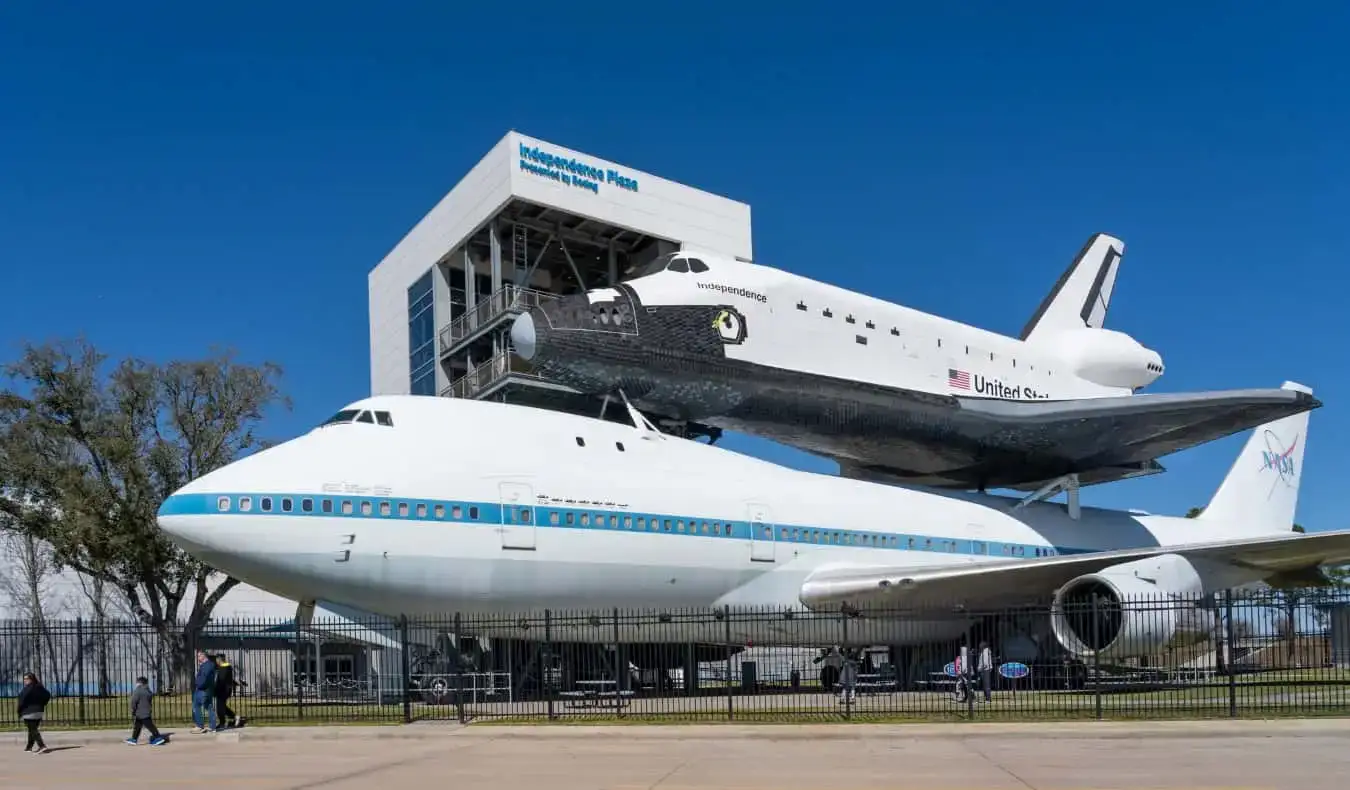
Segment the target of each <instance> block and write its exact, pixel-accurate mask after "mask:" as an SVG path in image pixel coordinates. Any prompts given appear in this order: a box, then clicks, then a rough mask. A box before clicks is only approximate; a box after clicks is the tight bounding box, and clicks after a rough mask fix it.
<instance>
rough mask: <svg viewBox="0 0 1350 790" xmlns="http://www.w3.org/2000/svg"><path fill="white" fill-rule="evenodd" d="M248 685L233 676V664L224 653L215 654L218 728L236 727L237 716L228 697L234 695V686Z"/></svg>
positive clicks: (237, 722)
mask: <svg viewBox="0 0 1350 790" xmlns="http://www.w3.org/2000/svg"><path fill="white" fill-rule="evenodd" d="M246 685H248V684H247V683H245V682H244V681H242V680H240V679H239V678H237V677H235V674H234V665H233V664H231V663H230V661H229V659H227V658H225V654H224V653H218V654H217V655H216V721H218V722H220V728H221V729H222V730H223V729H225V728H226V727H238V726H239V716H238V714H236V713H235V712H234V711H233V710H230V697H232V696H233V695H234V691H235V689H236V688H238V687H240V686H246Z"/></svg>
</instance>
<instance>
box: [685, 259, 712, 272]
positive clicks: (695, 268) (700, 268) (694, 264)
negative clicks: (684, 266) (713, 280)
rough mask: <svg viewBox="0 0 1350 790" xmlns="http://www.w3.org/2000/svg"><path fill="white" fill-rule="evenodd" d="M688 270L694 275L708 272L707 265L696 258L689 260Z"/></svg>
mask: <svg viewBox="0 0 1350 790" xmlns="http://www.w3.org/2000/svg"><path fill="white" fill-rule="evenodd" d="M689 270H690V271H692V272H694V273H695V274H702V273H703V272H706V271H708V264H706V263H704V262H703V261H700V260H699V259H698V258H690V259H689Z"/></svg>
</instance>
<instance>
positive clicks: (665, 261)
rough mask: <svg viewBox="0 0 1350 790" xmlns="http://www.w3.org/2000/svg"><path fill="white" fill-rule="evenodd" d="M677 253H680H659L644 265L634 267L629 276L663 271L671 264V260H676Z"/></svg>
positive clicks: (641, 275)
mask: <svg viewBox="0 0 1350 790" xmlns="http://www.w3.org/2000/svg"><path fill="white" fill-rule="evenodd" d="M676 255H679V253H678V252H668V253H666V254H665V255H658V256H656V257H655V258H653V259H652V260H651V261H649V262H648V263H646V264H644V265H643V266H639V267H638V268H636V269H634V270H633V271H632V273H630V274H629V275H628V276H629V277H630V278H637V277H646V276H647V275H649V274H656V273H657V272H663V271H665V270H666V267H667V266H669V265H670V262H671V261H673V260H675V256H676Z"/></svg>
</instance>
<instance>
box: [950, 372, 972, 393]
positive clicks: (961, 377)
mask: <svg viewBox="0 0 1350 790" xmlns="http://www.w3.org/2000/svg"><path fill="white" fill-rule="evenodd" d="M947 386H949V387H955V388H956V389H959V390H968V389H970V374H969V373H967V372H966V371H964V370H956V369H955V368H947Z"/></svg>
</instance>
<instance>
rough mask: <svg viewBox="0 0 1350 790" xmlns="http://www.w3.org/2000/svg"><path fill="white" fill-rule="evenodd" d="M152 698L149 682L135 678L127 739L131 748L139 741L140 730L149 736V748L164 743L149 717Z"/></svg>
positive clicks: (162, 737) (153, 721)
mask: <svg viewBox="0 0 1350 790" xmlns="http://www.w3.org/2000/svg"><path fill="white" fill-rule="evenodd" d="M154 696H155V695H154V694H153V693H152V692H151V691H150V681H149V680H148V679H146V678H143V677H140V678H136V688H134V689H132V690H131V737H130V738H127V743H129V744H131V745H132V746H135V745H136V744H137V743H138V742H139V741H140V739H141V729H142V728H144V729H145V730H146V732H148V733H149V734H150V745H151V746H163V745H164V743H165V741H164V736H163V735H160V734H159V730H158V729H156V728H155V720H154V719H153V718H152V717H151V716H152V714H151V705H152V704H153V702H154Z"/></svg>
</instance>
